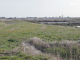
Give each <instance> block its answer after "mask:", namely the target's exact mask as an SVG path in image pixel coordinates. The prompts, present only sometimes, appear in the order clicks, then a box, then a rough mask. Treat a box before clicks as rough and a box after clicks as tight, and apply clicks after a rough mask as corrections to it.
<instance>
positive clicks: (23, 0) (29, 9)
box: [0, 0, 80, 17]
mask: <svg viewBox="0 0 80 60" xmlns="http://www.w3.org/2000/svg"><path fill="white" fill-rule="evenodd" d="M61 15H63V16H65V17H66V16H70V17H80V0H0V16H1V17H2V16H5V17H56V16H57V17H58V16H61Z"/></svg>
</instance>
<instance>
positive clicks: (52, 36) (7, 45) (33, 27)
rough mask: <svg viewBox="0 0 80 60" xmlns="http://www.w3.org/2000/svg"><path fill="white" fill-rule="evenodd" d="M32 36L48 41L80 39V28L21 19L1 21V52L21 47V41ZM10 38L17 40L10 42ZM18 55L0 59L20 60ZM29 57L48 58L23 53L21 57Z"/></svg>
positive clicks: (44, 59) (36, 59)
mask: <svg viewBox="0 0 80 60" xmlns="http://www.w3.org/2000/svg"><path fill="white" fill-rule="evenodd" d="M32 37H38V38H40V39H42V40H43V41H46V42H51V41H58V42H60V41H64V40H69V41H79V40H80V28H76V27H72V26H60V25H43V24H36V23H31V22H27V21H19V20H11V21H0V54H2V53H6V52H7V51H11V50H13V49H14V48H16V47H19V46H20V43H21V42H23V41H26V40H28V39H30V38H32ZM9 39H14V40H15V41H14V42H9V41H8V40H9ZM46 50H47V49H46ZM46 50H44V51H46ZM47 51H48V50H47ZM17 57H20V56H19V55H17V56H15V57H14V58H13V57H12V58H11V57H10V56H3V57H0V59H3V60H4V59H6V60H9V59H10V60H11V59H13V60H19V58H17ZM27 58H30V59H32V60H33V59H34V60H38V59H39V60H41V59H42V60H47V58H42V57H41V56H39V58H37V57H35V58H34V57H32V56H25V57H23V55H22V58H21V59H24V60H25V59H27Z"/></svg>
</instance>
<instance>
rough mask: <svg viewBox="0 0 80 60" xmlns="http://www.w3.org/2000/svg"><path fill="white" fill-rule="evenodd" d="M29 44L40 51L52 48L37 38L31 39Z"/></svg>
mask: <svg viewBox="0 0 80 60" xmlns="http://www.w3.org/2000/svg"><path fill="white" fill-rule="evenodd" d="M29 43H30V44H31V45H33V46H35V47H36V48H37V49H39V50H42V49H45V48H49V47H50V45H49V44H48V43H46V42H44V41H42V40H41V39H40V38H37V37H33V38H30V41H29Z"/></svg>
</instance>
